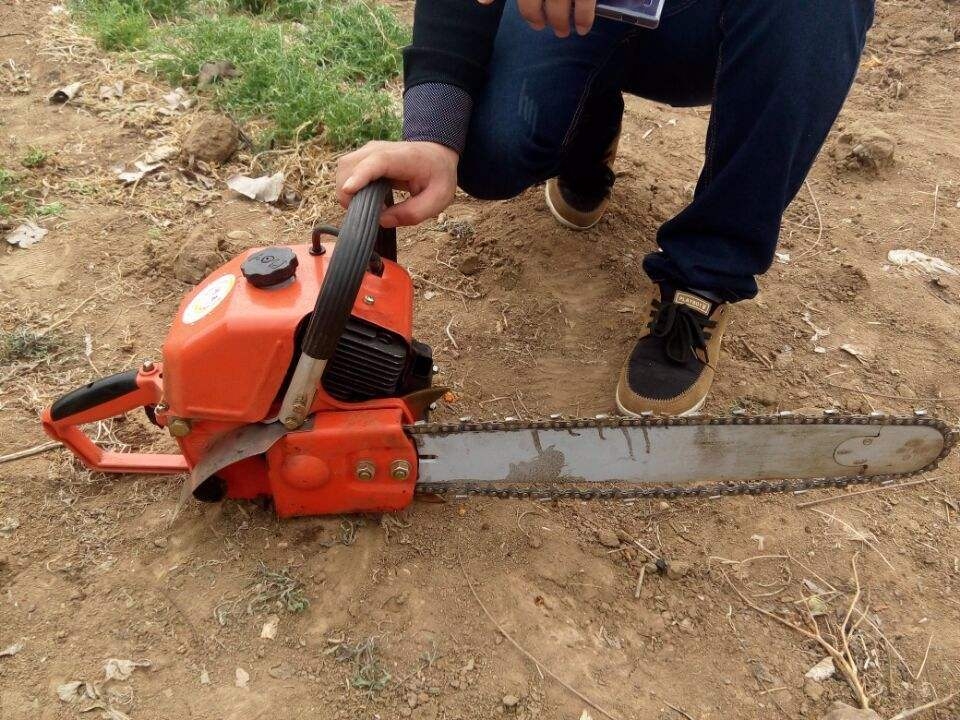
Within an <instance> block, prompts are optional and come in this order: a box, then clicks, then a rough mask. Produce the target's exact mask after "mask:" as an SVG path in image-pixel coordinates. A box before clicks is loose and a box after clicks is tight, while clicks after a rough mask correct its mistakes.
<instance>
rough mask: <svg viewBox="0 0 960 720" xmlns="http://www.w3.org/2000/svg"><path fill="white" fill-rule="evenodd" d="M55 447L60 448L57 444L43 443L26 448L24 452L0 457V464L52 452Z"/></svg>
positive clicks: (19, 451)
mask: <svg viewBox="0 0 960 720" xmlns="http://www.w3.org/2000/svg"><path fill="white" fill-rule="evenodd" d="M57 447H60V443H59V442H45V443H43V444H42V445H37V446H35V447H32V448H27V449H26V450H18V451H17V452H12V453H9V454H8V455H0V464H2V463H7V462H13V461H14V460H22V459H23V458H27V457H31V456H33V455H39V454H40V453H45V452H47V451H48V450H53V449H54V448H57Z"/></svg>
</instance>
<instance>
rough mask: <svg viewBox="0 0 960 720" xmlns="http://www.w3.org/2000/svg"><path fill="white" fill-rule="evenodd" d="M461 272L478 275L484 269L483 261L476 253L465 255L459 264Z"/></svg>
mask: <svg viewBox="0 0 960 720" xmlns="http://www.w3.org/2000/svg"><path fill="white" fill-rule="evenodd" d="M458 269H459V270H460V272H462V273H463V274H464V275H476V274H477V273H478V272H480V271H481V270H482V269H483V262H482V261H481V260H480V256H479V255H477V254H476V253H469V254H468V255H465V256H464V257H463V259H462V260H461V261H460V265H459V266H458Z"/></svg>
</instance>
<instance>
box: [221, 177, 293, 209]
mask: <svg viewBox="0 0 960 720" xmlns="http://www.w3.org/2000/svg"><path fill="white" fill-rule="evenodd" d="M227 187H228V188H230V189H231V190H233V191H234V192H238V193H240V194H241V195H243V196H244V197H248V198H250V199H251V200H259V201H260V202H266V203H272V202H276V201H277V200H278V199H279V198H280V193H281V191H282V190H283V173H282V172H278V173H276V174H274V175H263V176H262V177H258V178H251V177H247V176H246V175H233V176H232V177H230V178H228V179H227Z"/></svg>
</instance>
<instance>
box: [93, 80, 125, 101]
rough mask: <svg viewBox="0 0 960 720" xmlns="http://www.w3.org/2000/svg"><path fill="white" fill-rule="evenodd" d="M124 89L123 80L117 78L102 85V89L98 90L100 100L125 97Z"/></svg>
mask: <svg viewBox="0 0 960 720" xmlns="http://www.w3.org/2000/svg"><path fill="white" fill-rule="evenodd" d="M123 90H124V85H123V80H117V81H116V82H115V83H111V84H110V85H101V86H100V90H99V91H98V92H97V97H98V98H99V99H100V100H114V99H116V98H121V97H123Z"/></svg>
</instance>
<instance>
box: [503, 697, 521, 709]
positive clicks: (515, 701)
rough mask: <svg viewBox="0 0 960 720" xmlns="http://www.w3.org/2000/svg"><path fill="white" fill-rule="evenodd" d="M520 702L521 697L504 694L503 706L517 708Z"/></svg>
mask: <svg viewBox="0 0 960 720" xmlns="http://www.w3.org/2000/svg"><path fill="white" fill-rule="evenodd" d="M519 704H520V698H518V697H517V696H516V695H504V696H503V706H504V707H505V708H515V707H516V706H517V705H519Z"/></svg>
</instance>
